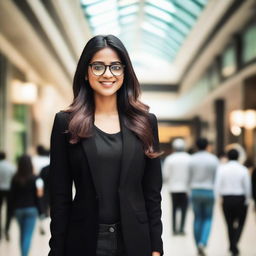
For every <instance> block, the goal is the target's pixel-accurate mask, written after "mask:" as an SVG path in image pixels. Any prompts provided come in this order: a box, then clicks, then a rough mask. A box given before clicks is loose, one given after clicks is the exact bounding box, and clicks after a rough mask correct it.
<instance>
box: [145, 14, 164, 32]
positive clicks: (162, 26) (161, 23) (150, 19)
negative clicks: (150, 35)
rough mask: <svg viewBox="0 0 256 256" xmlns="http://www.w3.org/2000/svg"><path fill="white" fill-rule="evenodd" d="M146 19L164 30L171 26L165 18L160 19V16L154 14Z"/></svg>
mask: <svg viewBox="0 0 256 256" xmlns="http://www.w3.org/2000/svg"><path fill="white" fill-rule="evenodd" d="M146 21H148V22H149V23H151V24H153V25H154V26H157V27H158V28H161V29H163V30H168V28H169V26H168V25H167V23H165V22H164V21H163V20H159V19H158V18H157V19H156V18H154V17H152V16H148V17H146Z"/></svg>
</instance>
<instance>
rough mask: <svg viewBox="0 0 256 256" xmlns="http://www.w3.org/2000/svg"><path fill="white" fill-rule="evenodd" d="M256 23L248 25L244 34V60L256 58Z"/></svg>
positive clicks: (248, 60)
mask: <svg viewBox="0 0 256 256" xmlns="http://www.w3.org/2000/svg"><path fill="white" fill-rule="evenodd" d="M255 42H256V24H253V25H252V26H250V27H248V28H247V29H246V31H245V32H244V34H243V35H242V43H243V51H242V61H243V63H244V64H245V63H248V62H250V61H251V60H253V59H256V43H255Z"/></svg>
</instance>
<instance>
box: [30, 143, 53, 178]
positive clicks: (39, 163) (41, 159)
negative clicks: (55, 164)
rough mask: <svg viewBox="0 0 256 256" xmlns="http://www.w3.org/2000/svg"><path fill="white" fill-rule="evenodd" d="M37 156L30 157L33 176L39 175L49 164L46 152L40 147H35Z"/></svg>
mask: <svg viewBox="0 0 256 256" xmlns="http://www.w3.org/2000/svg"><path fill="white" fill-rule="evenodd" d="M36 151H37V155H35V156H33V157H32V163H33V168H34V173H35V175H37V176H38V175H39V174H40V172H41V170H42V169H43V168H44V167H46V166H47V165H49V164H50V157H49V154H48V152H47V150H46V149H45V148H44V147H43V146H42V145H38V146H37V147H36Z"/></svg>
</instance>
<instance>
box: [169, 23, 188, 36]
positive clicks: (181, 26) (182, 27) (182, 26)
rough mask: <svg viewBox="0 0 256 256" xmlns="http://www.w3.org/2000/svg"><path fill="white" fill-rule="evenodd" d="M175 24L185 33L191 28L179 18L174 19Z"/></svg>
mask: <svg viewBox="0 0 256 256" xmlns="http://www.w3.org/2000/svg"><path fill="white" fill-rule="evenodd" d="M173 26H175V27H176V28H177V29H178V30H180V31H182V32H183V33H184V34H185V35H187V34H188V33H189V31H190V29H189V28H188V27H187V26H186V25H184V23H182V22H180V21H179V20H174V21H173Z"/></svg>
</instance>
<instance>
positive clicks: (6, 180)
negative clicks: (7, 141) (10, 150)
mask: <svg viewBox="0 0 256 256" xmlns="http://www.w3.org/2000/svg"><path fill="white" fill-rule="evenodd" d="M5 158H6V155H5V153H4V152H0V239H1V235H2V234H1V232H2V221H1V219H2V214H1V212H2V205H3V201H5V202H6V218H5V220H6V222H5V236H6V239H7V240H9V227H10V221H11V214H10V201H9V200H10V187H11V181H12V177H13V175H14V173H15V169H16V168H15V166H14V165H13V164H11V163H10V162H9V161H7V160H6V159H5Z"/></svg>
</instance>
